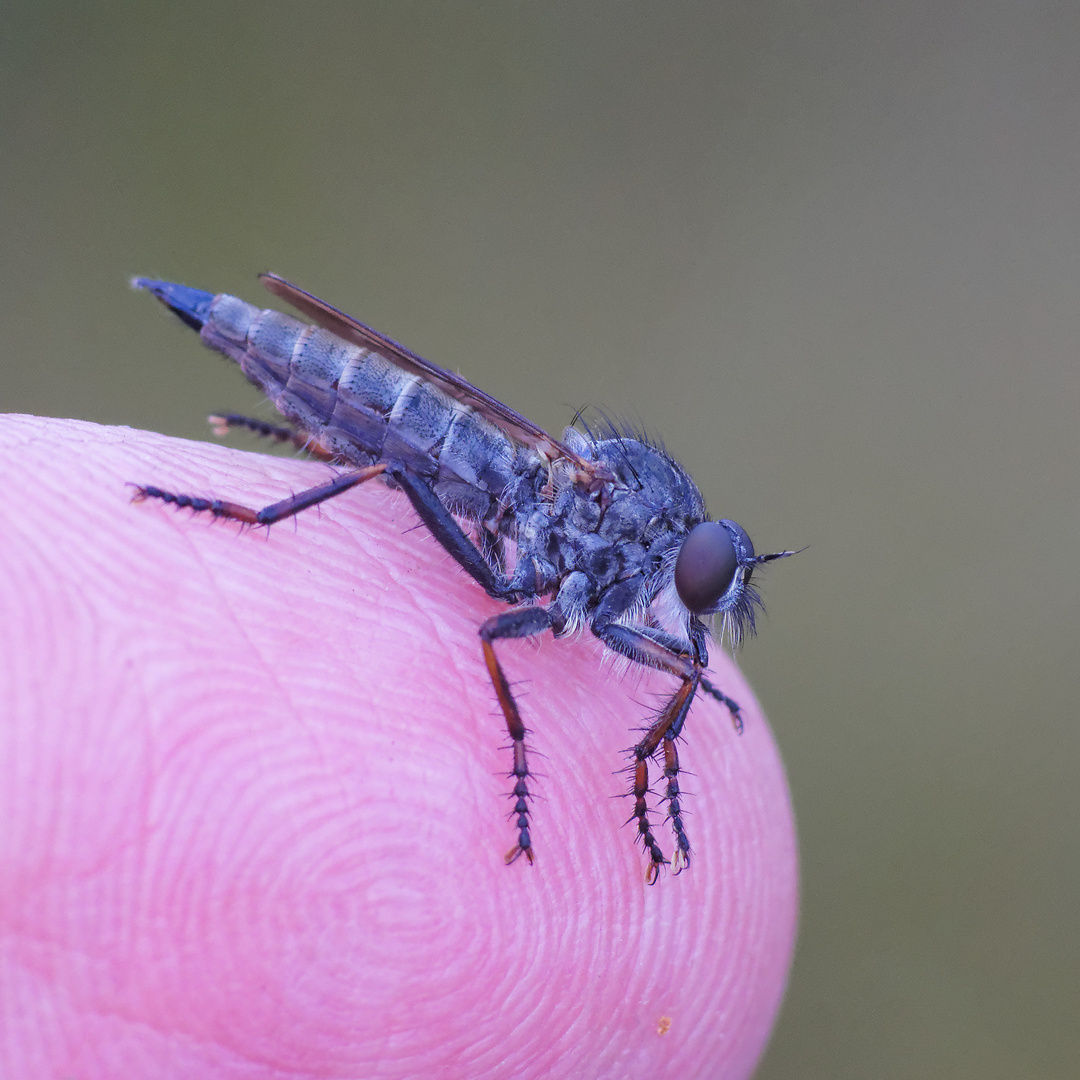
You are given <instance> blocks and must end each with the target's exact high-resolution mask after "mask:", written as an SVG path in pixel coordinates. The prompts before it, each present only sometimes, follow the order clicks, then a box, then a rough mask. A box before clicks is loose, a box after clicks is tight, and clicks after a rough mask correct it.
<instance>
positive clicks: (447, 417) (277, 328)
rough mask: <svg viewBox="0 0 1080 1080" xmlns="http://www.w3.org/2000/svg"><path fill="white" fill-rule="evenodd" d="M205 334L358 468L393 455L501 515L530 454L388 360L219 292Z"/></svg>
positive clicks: (471, 511)
mask: <svg viewBox="0 0 1080 1080" xmlns="http://www.w3.org/2000/svg"><path fill="white" fill-rule="evenodd" d="M200 336H201V337H202V339H203V341H204V342H205V343H206V344H207V345H209V346H210V347H211V348H213V349H216V350H218V351H219V352H222V353H224V354H225V355H226V356H229V357H231V358H232V359H233V360H235V361H236V362H237V363H238V364H239V365H240V368H241V370H242V371H243V372H244V374H245V375H246V376H247V377H248V378H249V379H250V380H251V381H252V382H253V383H255V384H256V385H257V386H259V387H260V388H262V389H263V390H264V391H265V392H266V394H267V396H268V397H269V398H270V400H271V401H272V402H273V403H274V405H275V406H276V408H277V409H278V410H279V411H280V412H281V413H282V414H283V415H285V416H287V417H288V418H289V419H290V420H292V421H293V422H294V423H296V424H297V425H298V426H299V427H301V428H302V429H303V430H304V431H307V432H309V433H310V434H311V435H312V436H314V438H315V439H316V440H317V441H318V442H319V443H320V444H321V445H322V446H323V447H324V448H325V449H326V450H328V451H330V452H331V453H334V454H339V455H340V456H341V457H342V458H344V459H345V460H347V461H350V462H352V463H354V464H357V465H368V464H371V463H373V462H376V461H382V460H386V459H391V460H395V461H400V462H402V463H403V464H405V465H407V466H408V467H409V468H410V469H411V470H413V471H415V472H417V473H419V474H420V475H421V476H424V477H426V478H427V479H428V480H430V481H431V482H432V483H433V485H434V486H435V489H436V491H437V492H438V493H439V495H440V497H442V498H443V499H444V500H445V501H446V502H447V504H448V505H449V506H450V507H451V508H452V509H453V510H454V511H455V513H461V514H464V515H465V516H468V517H471V518H473V519H475V520H483V519H484V518H486V517H488V516H489V514H490V513H491V512H492V511H493V510H494V507H495V503H496V501H497V500H498V498H499V496H500V495H501V494H502V492H503V491H504V490H505V489H506V487H507V485H508V484H510V483H511V481H512V478H513V466H514V461H515V456H516V455H517V454H519V453H522V452H525V453H527V452H528V451H525V450H524V448H522V447H520V446H518V445H517V444H516V443H514V442H513V441H512V440H511V439H510V438H509V437H508V436H507V435H506V434H505V433H504V432H503V431H501V430H500V429H499V428H497V427H496V426H495V425H494V424H492V423H490V422H489V421H487V420H485V419H484V418H483V417H481V416H479V415H478V414H477V413H476V412H474V411H473V410H472V409H470V408H469V407H468V406H467V405H464V404H462V403H461V402H459V401H455V400H454V399H453V398H451V397H450V396H449V395H448V394H446V393H444V392H443V391H442V390H440V389H439V388H438V387H437V386H434V385H433V384H431V383H429V382H426V381H424V380H423V379H421V378H419V377H418V376H416V375H412V374H410V373H409V372H406V371H403V370H402V369H401V368H399V367H398V366H397V365H395V364H393V363H391V362H390V361H389V360H388V359H387V358H386V357H383V356H380V355H379V354H378V353H374V352H372V351H370V350H368V349H362V348H360V347H358V346H356V345H352V344H350V343H349V342H347V341H343V340H342V339H341V338H339V337H336V336H335V335H334V334H331V333H330V332H329V331H327V330H323V329H321V328H319V327H316V326H310V325H308V324H307V323H304V322H301V321H300V320H299V319H294V318H292V317H291V316H288V315H283V314H281V313H280V312H278V311H270V310H263V309H260V308H257V307H255V306H254V305H253V304H247V303H245V302H244V301H243V300H240V299H238V298H237V297H235V296H228V295H225V294H221V295H219V296H216V297H215V298H214V301H213V304H212V305H211V306H210V310H209V313H208V316H207V319H206V322H205V324H204V325H203V328H202V331H201V334H200Z"/></svg>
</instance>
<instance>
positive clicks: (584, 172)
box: [0, 0, 1080, 1080]
mask: <svg viewBox="0 0 1080 1080" xmlns="http://www.w3.org/2000/svg"><path fill="white" fill-rule="evenodd" d="M300 11H301V8H300V6H299V5H286V4H280V3H272V2H267V3H251V4H238V5H221V4H210V3H203V2H201V0H197V2H190V0H189V2H186V3H184V4H169V5H166V4H147V3H136V2H134V0H132V2H129V3H98V4H93V5H75V4H51V5H50V4H41V3H28V2H26V0H19V2H17V3H13V2H11V0H9V3H8V4H6V5H5V10H4V15H3V27H2V29H0V275H2V288H0V333H2V341H3V355H2V361H0V409H3V410H5V411H6V410H11V411H28V412H40V413H47V414H50V415H60V416H76V417H82V418H84V419H91V420H97V421H101V422H104V423H110V424H132V425H136V426H142V427H147V428H153V429H156V430H159V431H165V432H169V433H172V434H176V435H183V436H187V437H190V438H204V437H207V433H206V428H205V424H204V417H205V415H206V413H207V412H208V411H210V410H213V409H222V408H229V407H233V408H236V409H238V410H241V411H243V410H247V411H253V412H256V413H258V414H259V415H263V416H269V415H270V413H269V412H268V410H267V408H266V407H265V406H264V405H263V404H262V403H261V402H260V401H259V398H258V395H257V394H256V393H255V392H254V391H253V390H251V389H250V388H248V387H247V386H246V384H245V383H243V381H242V379H240V377H239V375H238V373H237V372H236V370H235V368H233V367H231V366H230V365H227V364H226V363H224V362H222V361H220V360H219V359H217V358H216V357H214V356H213V355H211V354H209V353H206V352H204V351H201V350H200V349H199V348H198V347H197V345H196V343H195V342H194V341H193V340H192V336H191V335H190V333H189V332H188V331H187V330H185V329H183V328H182V327H180V326H179V325H178V324H174V321H171V320H169V319H168V318H167V317H166V315H165V313H164V312H162V311H161V310H160V308H159V307H158V305H156V304H155V303H153V301H152V300H150V299H149V298H148V297H146V296H143V295H138V294H135V293H132V292H130V291H129V290H128V288H127V286H126V279H127V278H128V277H129V276H130V275H132V274H136V273H139V274H149V275H156V276H162V277H168V278H173V279H176V280H181V281H184V282H186V283H188V284H191V285H194V286H198V287H201V288H207V289H210V290H227V291H233V292H239V293H242V294H243V295H245V296H246V297H248V298H250V299H258V298H259V297H260V292H261V290H260V289H259V287H258V286H257V285H256V283H255V280H254V275H255V273H256V272H257V271H259V270H263V269H274V270H276V271H278V272H280V273H282V274H285V275H286V276H289V277H291V278H293V279H294V280H296V281H298V282H299V283H301V284H303V285H304V286H306V287H307V288H309V289H311V290H312V291H315V292H317V293H319V294H321V295H323V296H325V297H326V298H327V299H328V300H330V301H331V302H332V303H335V304H337V305H338V306H341V307H344V308H345V309H346V310H348V311H350V312H351V313H353V314H356V315H357V316H358V317H360V318H362V319H364V320H366V321H368V322H370V323H372V324H374V325H375V326H377V327H378V328H380V329H382V330H384V331H385V332H387V333H389V334H391V335H392V336H394V337H396V338H398V339H399V340H401V341H404V342H406V343H407V344H409V345H410V346H411V347H413V348H414V349H416V350H417V351H419V352H421V353H422V354H424V355H426V356H429V357H430V358H431V359H433V360H435V361H437V362H439V363H442V364H444V365H446V366H449V367H454V368H457V369H459V370H461V371H462V372H463V373H464V374H465V375H466V376H467V377H469V378H470V379H472V380H473V381H475V382H476V383H478V384H479V385H480V386H482V387H483V388H484V389H486V390H488V391H489V392H491V393H493V394H495V395H496V396H498V397H500V398H502V399H504V400H506V401H507V402H508V403H510V404H511V405H513V406H515V407H516V408H518V409H519V410H520V411H522V412H524V413H526V414H527V415H529V416H530V417H532V418H533V419H535V420H537V421H538V422H539V423H541V424H543V425H545V426H547V427H549V428H551V429H553V430H555V431H558V430H561V427H562V426H563V425H564V424H565V423H566V422H567V421H568V420H569V419H570V418H571V416H572V415H573V413H574V411H575V410H576V409H577V408H578V407H579V406H583V405H590V404H594V405H602V406H604V407H605V408H606V409H608V410H609V411H610V412H611V413H612V414H614V415H616V416H624V417H628V418H630V419H632V420H635V421H642V422H644V423H645V424H646V426H647V428H648V430H649V431H651V432H653V433H655V434H657V435H659V436H661V437H662V438H663V439H664V440H665V441H666V443H667V445H668V446H669V447H670V449H671V450H672V451H673V452H674V453H675V454H676V455H677V456H678V457H679V458H680V459H681V460H682V461H683V462H684V463H685V464H686V465H687V467H688V468H690V470H691V471H692V473H693V475H694V476H695V478H696V479H697V481H698V482H699V484H700V485H701V487H702V489H703V491H704V492H705V495H706V498H707V500H708V502H709V505H710V507H711V509H712V511H713V513H714V514H717V515H719V516H726V517H733V518H735V519H736V520H738V521H739V522H741V523H742V524H743V525H744V526H745V527H746V528H747V529H748V530H749V531H750V533H751V535H752V536H753V537H754V540H755V542H756V543H757V544H758V546H759V548H760V549H775V548H777V547H784V546H791V547H800V546H802V545H804V544H807V545H809V550H808V551H806V552H805V553H804V554H802V555H800V556H799V557H798V558H796V559H791V560H789V561H787V562H785V563H782V564H779V565H777V566H776V567H774V568H772V569H770V570H769V571H768V573H767V576H766V579H765V585H766V598H767V601H768V604H769V616H768V618H767V619H766V620H764V622H763V625H762V633H761V635H760V637H759V638H758V639H757V640H755V641H753V642H751V643H750V644H749V645H748V646H747V648H746V649H745V651H744V654H743V663H744V665H745V667H746V669H747V670H748V671H749V673H750V674H751V676H752V678H753V681H754V684H755V686H756V687H757V690H758V693H759V694H760V696H761V698H762V700H763V702H764V703H765V706H766V708H767V711H768V713H769V715H770V717H771V720H772V723H773V725H774V727H775V730H776V734H777V737H778V739H779V741H780V744H781V746H782V748H783V751H784V755H785V759H786V761H787V765H788V769H789V774H790V780H791V786H792V790H793V794H794V800H795V806H796V810H797V813H798V816H799V825H800V836H801V845H802V858H803V919H802V932H801V938H800V944H799V951H798V956H797V959H796V964H795V969H794V972H793V975H792V980H791V986H790V991H789V994H788V997H787V1001H786V1004H785V1007H784V1012H783V1014H782V1016H781V1019H780V1021H779V1024H778V1026H777V1029H776V1033H775V1037H774V1040H773V1043H772V1045H771V1048H770V1050H769V1054H768V1057H767V1058H766V1060H765V1062H764V1063H763V1065H762V1067H761V1070H760V1076H761V1077H762V1078H769V1080H772V1078H781V1077H783V1078H788V1077H791V1078H796V1077H797V1078H799V1080H817V1078H822V1080H847V1078H852V1080H855V1078H858V1080H863V1078H874V1080H880V1078H893V1077H897V1078H901V1077H903V1078H907V1077H910V1078H920V1080H921V1078H924V1077H935V1078H966V1077H971V1078H978V1080H993V1078H999V1077H1000V1078H1002V1080H1006V1078H1007V1080H1015V1078H1017V1077H1025V1078H1043V1077H1054V1078H1057V1077H1061V1078H1066V1077H1075V1076H1076V1075H1077V1072H1076V1070H1077V1067H1078V1066H1077V1063H1078V1062H1080V1023H1078V1016H1080V937H1078V918H1077V916H1078V910H1080V901H1078V897H1080V810H1078V803H1080V783H1078V771H1080V724H1078V723H1077V715H1076V713H1077V702H1078V701H1080V677H1078V667H1080V664H1078V657H1077V654H1078V645H1080V641H1078V638H1080V633H1078V631H1080V573H1078V558H1077V556H1078V548H1080V544H1078V541H1080V482H1078V472H1080V454H1078V450H1077V445H1078V439H1077V414H1078V410H1080V359H1078V358H1080V64H1078V63H1077V56H1078V55H1080V8H1077V7H1076V6H1075V5H1061V4H1048V3H1027V4H1015V3H948V4H942V3H940V2H935V3H899V4H873V3H866V2H855V0H848V2H837V3H794V2H788V3H775V2H760V3H745V2H743V3H719V4H717V3H711V4H680V3H676V4H663V5H661V4H647V3H642V2H635V3H610V4H605V3H573V4H571V3H548V4H543V5H539V4H523V3H514V2H508V0H498V2H495V0H493V2H491V3H483V4H480V3H467V4H444V3H428V4H424V3H385V4H371V3H340V2H339V3H334V4H325V5H312V6H311V7H310V8H309V9H308V10H307V11H306V12H305V13H304V14H300ZM238 444H239V445H245V446H251V445H253V444H251V443H246V442H244V441H243V440H242V439H241V440H238ZM0 489H2V468H0ZM219 494H222V493H219ZM235 494H237V495H239V494H242V493H235ZM690 737H691V738H692V737H693V733H692V732H691V733H690ZM705 782H706V779H705V778H701V780H700V781H699V783H705Z"/></svg>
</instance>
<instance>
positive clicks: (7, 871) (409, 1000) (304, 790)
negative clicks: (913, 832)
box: [0, 417, 797, 1080]
mask: <svg viewBox="0 0 1080 1080" xmlns="http://www.w3.org/2000/svg"><path fill="white" fill-rule="evenodd" d="M0 460H2V461H3V463H4V465H3V488H4V495H3V503H2V509H0V552H2V558H0V591H2V595H0V610H2V611H3V618H2V619H0V665H2V667H3V670H2V672H0V716H2V717H3V724H2V725H0V764H2V766H3V768H4V777H3V782H2V783H0V820H2V821H3V823H4V824H3V827H2V828H0V881H2V882H3V886H2V888H0V973H2V977H0V1075H3V1076H12V1077H15V1076H19V1077H37V1076H73V1077H79V1078H80V1080H95V1078H102V1080H105V1078H109V1080H112V1078H115V1077H118V1076H124V1077H133V1078H142V1077H162V1078H165V1077H169V1078H176V1077H200V1078H217V1077H244V1078H259V1080H262V1078H270V1077H285V1076H287V1077H289V1080H300V1078H307V1077H311V1078H314V1077H362V1078H364V1080H375V1078H382V1077H387V1078H395V1077H402V1078H404V1077H409V1078H412V1077H417V1076H426V1077H438V1078H456V1077H462V1078H466V1077H467V1078H477V1077H514V1078H529V1077H553V1078H559V1077H583V1078H589V1080H596V1078H602V1077H618V1078H620V1080H626V1078H633V1077H639V1076H640V1077H649V1078H650V1080H663V1078H665V1077H678V1078H680V1080H689V1078H693V1077H710V1078H737V1077H746V1076H749V1075H750V1074H751V1072H752V1071H753V1069H754V1066H755V1064H756V1062H757V1060H758V1058H759V1056H760V1054H761V1052H762V1050H763V1048H764V1045H765V1041H766V1039H767V1037H768V1034H769V1030H770V1028H771V1026H772V1023H773V1020H774V1017H775V1015H776V1011H777V1008H778V1006H779V1003H780V998H781V995H782V992H783V988H784V983H785V979H786V976H787V971H788V966H789V963H790V960H791V954H792V947H793V943H794V936H795V922H796V908H797V891H796V852H795V839H794V825H793V821H792V814H791V806H790V802H789V797H788V792H787V788H786V785H785V781H784V774H783V771H782V768H781V765H780V760H779V757H778V755H777V751H776V747H775V745H774V743H773V741H772V737H771V735H770V732H769V729H768V726H767V724H766V722H765V719H764V717H763V716H762V714H761V711H760V709H759V707H758V705H757V703H756V702H755V700H754V698H753V695H752V694H751V692H750V690H749V688H748V687H747V686H746V684H745V683H744V682H743V680H742V678H741V676H740V675H739V673H738V671H737V670H736V669H735V668H734V667H733V665H732V664H731V663H730V661H729V659H728V658H727V657H726V656H725V654H724V652H723V651H722V650H721V649H719V648H718V647H714V649H713V654H714V655H713V664H714V671H715V673H716V675H715V678H716V682H717V683H718V685H719V686H720V687H721V688H722V689H723V690H725V691H726V692H727V693H729V694H731V695H732V696H733V697H734V698H735V699H736V700H737V701H739V702H740V703H741V704H742V705H743V709H744V714H743V715H744V717H745V721H746V732H745V734H744V735H743V736H742V737H741V738H740V737H738V736H737V735H736V734H735V733H734V731H733V730H732V725H731V721H730V719H729V717H728V715H727V712H726V710H724V709H723V708H722V707H721V706H720V705H718V704H716V703H715V702H713V701H712V700H709V699H699V700H698V701H697V702H696V703H695V704H694V707H693V710H692V713H691V716H690V720H689V722H688V723H687V727H686V739H685V740H684V741H683V742H682V743H681V744H680V746H681V756H682V763H683V767H684V769H685V770H686V772H685V774H684V777H683V787H684V790H686V791H688V792H690V793H691V794H690V795H689V797H688V798H687V799H686V800H685V804H686V806H687V811H688V812H687V815H686V824H687V829H688V831H689V835H690V840H691V843H692V845H693V849H694V852H693V861H692V865H691V867H690V869H689V870H688V871H686V872H685V873H682V874H680V875H679V876H677V877H676V876H673V875H672V874H671V873H670V872H666V873H665V874H663V875H662V876H661V879H660V881H659V882H658V883H657V884H656V885H655V886H653V887H649V886H647V885H646V884H645V871H646V865H647V860H646V859H645V857H644V855H643V854H642V852H641V849H640V847H638V846H636V845H635V843H634V827H633V825H630V826H625V827H624V824H623V823H624V822H625V821H626V819H627V818H628V817H629V815H630V810H631V800H629V799H627V798H620V797H619V796H621V795H623V794H624V793H625V792H627V791H628V790H629V785H630V778H629V777H628V776H627V775H625V774H622V773H619V772H617V770H619V769H620V768H622V767H623V766H624V765H625V764H626V763H627V757H626V754H625V751H626V749H627V747H629V746H630V745H631V744H632V743H633V742H634V741H635V739H636V738H637V737H638V736H637V735H636V734H635V732H636V731H637V730H638V729H639V728H640V727H641V725H642V723H643V722H644V719H645V717H646V715H647V713H648V712H649V710H650V709H652V708H654V707H655V706H656V703H657V701H658V699H659V696H660V695H663V694H666V693H669V692H671V691H672V690H673V689H674V687H675V681H674V680H673V679H672V678H671V676H668V675H664V674H661V673H656V672H644V671H641V670H637V669H635V670H633V671H631V672H628V673H625V674H622V673H620V669H619V667H618V666H617V665H613V664H611V663H610V662H609V661H607V660H605V659H604V658H603V655H602V653H603V650H602V649H601V648H600V647H599V645H598V644H597V643H596V642H595V641H594V640H593V639H592V637H591V635H589V634H587V633H586V634H585V635H584V636H582V637H581V638H579V639H577V640H567V641H554V640H552V638H551V637H550V635H547V636H545V637H544V638H542V639H540V640H539V641H538V642H536V643H530V642H500V643H498V645H497V651H498V654H499V656H500V658H501V660H502V662H503V665H504V668H505V670H506V672H507V675H508V677H509V678H510V679H511V681H512V682H513V684H514V686H515V687H516V690H517V693H518V697H519V703H520V705H521V708H522V712H523V715H524V716H525V720H526V723H527V724H528V726H529V727H530V729H531V732H532V735H531V737H530V741H529V749H530V751H531V757H530V761H531V764H532V767H533V768H534V769H535V770H536V772H537V774H538V775H537V777H536V779H535V780H534V782H533V791H534V792H535V793H536V798H535V799H534V800H533V803H532V806H533V838H534V844H535V848H536V853H537V859H536V865H535V866H529V865H528V864H527V863H526V862H525V860H524V859H519V860H518V861H517V862H516V863H514V864H513V865H512V866H506V865H505V864H504V862H503V856H504V854H505V853H506V851H507V850H508V849H510V848H511V846H512V845H513V843H514V839H515V834H514V830H513V828H512V826H511V823H510V822H509V821H508V820H507V814H508V811H509V810H510V800H509V799H508V798H507V795H506V793H507V792H508V791H509V788H510V786H511V782H510V781H509V780H508V779H507V776H506V774H507V771H508V769H509V767H510V751H509V749H507V745H508V739H507V735H506V730H505V725H504V723H503V720H502V717H501V714H500V713H499V711H498V708H497V705H496V703H495V698H494V694H493V691H492V688H491V685H490V683H489V681H488V677H487V673H486V671H485V669H484V665H483V661H482V659H481V652H480V642H479V640H478V638H477V633H476V631H477V627H478V626H479V625H480V623H481V621H482V620H483V619H484V618H486V617H488V616H490V615H492V614H494V613H495V612H497V611H499V610H502V605H500V604H498V603H497V602H495V601H492V600H490V599H489V598H488V597H487V596H485V595H484V593H483V592H482V591H481V589H480V588H479V587H478V586H477V585H475V584H474V583H473V582H472V581H471V580H470V579H469V578H468V577H467V576H466V575H465V573H464V572H463V571H461V570H460V569H459V568H458V567H457V566H456V565H455V564H454V563H453V562H452V561H451V560H450V558H449V557H448V556H447V555H446V554H445V553H444V552H443V551H442V549H441V548H439V547H438V545H437V544H436V543H435V541H434V540H432V539H431V537H430V536H428V535H427V534H426V532H425V531H424V530H423V529H422V528H415V527H414V526H415V525H416V519H415V516H414V515H413V513H412V510H411V508H410V507H409V505H408V503H407V501H406V500H405V499H404V497H403V496H401V495H399V494H395V493H392V492H389V491H388V490H387V489H386V488H385V487H384V486H383V485H382V484H381V483H380V482H378V481H375V482H373V483H371V484H368V485H366V486H364V487H361V488H359V489H357V490H355V491H353V492H350V493H349V494H346V495H344V496H342V497H340V498H337V499H335V500H332V501H331V502H329V503H327V504H325V505H324V506H323V507H322V508H321V509H319V510H310V511H307V512H305V513H304V514H302V515H300V516H299V517H298V518H297V519H295V521H290V522H285V523H282V524H279V525H277V526H275V527H274V528H273V529H271V530H270V531H269V533H267V532H266V531H251V530H242V529H240V528H239V527H238V526H237V525H236V524H234V523H229V522H214V521H212V520H211V518H210V517H209V515H205V514H202V515H198V516H195V515H192V514H191V513H190V512H189V511H178V510H177V509H175V508H174V507H170V506H165V505H162V504H158V503H153V502H146V503H141V504H138V503H134V504H133V503H132V502H131V501H130V497H131V489H130V488H126V487H125V486H124V485H125V482H127V481H135V482H141V483H153V484H155V485H158V486H161V487H164V488H169V489H172V490H176V491H182V492H186V493H192V494H200V495H208V496H217V497H220V498H228V499H233V500H235V501H239V502H246V503H247V504H248V505H251V506H254V507H258V506H262V505H265V504H268V503H271V502H274V501H276V500H277V499H279V498H282V497H283V496H284V495H286V494H287V493H289V492H290V491H299V490H301V489H303V488H305V487H308V486H311V485H313V484H316V483H319V482H321V481H323V480H324V479H325V478H326V477H327V475H328V469H327V466H325V465H322V464H319V463H317V462H310V461H299V460H297V461H290V460H285V459H280V458H271V457H267V456H263V455H255V454H250V453H241V452H239V451H236V450H231V449H227V448H224V447H217V446H212V445H207V444H201V443H189V442H182V441H179V440H175V439H168V438H165V437H163V436H160V435H155V434H149V433H147V432H140V431H131V430H128V429H125V428H101V427H96V426H94V425H90V424H84V423H77V422H72V421H59V420H42V419H36V418H30V417H6V418H2V419H0ZM651 777H652V780H653V783H654V785H655V784H656V783H657V777H658V770H657V769H656V768H655V767H653V768H652V769H651ZM653 821H654V825H655V828H656V833H657V837H658V839H659V840H660V842H661V845H662V846H663V847H664V849H665V850H666V851H667V852H668V853H669V854H670V851H671V842H672V841H671V833H670V829H669V828H668V827H667V826H666V823H665V822H664V820H663V818H662V816H661V815H660V814H654V815H653Z"/></svg>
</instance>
